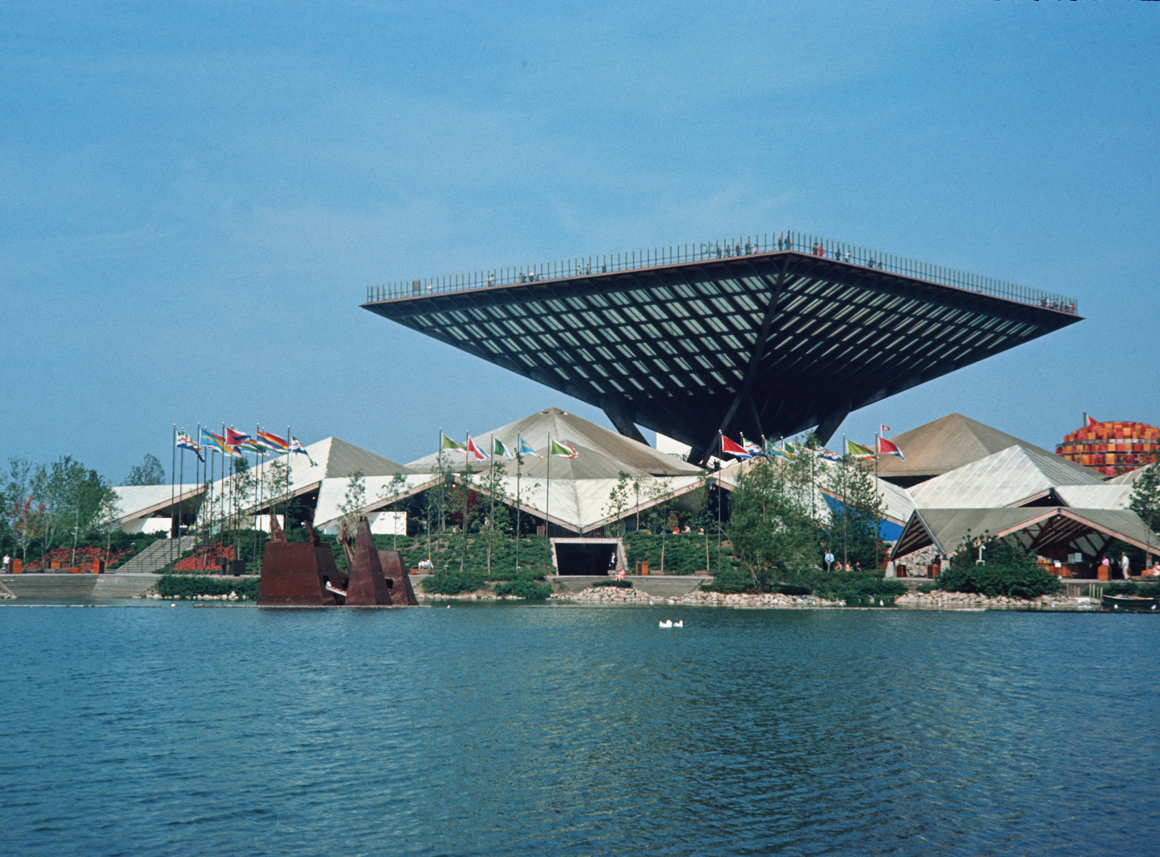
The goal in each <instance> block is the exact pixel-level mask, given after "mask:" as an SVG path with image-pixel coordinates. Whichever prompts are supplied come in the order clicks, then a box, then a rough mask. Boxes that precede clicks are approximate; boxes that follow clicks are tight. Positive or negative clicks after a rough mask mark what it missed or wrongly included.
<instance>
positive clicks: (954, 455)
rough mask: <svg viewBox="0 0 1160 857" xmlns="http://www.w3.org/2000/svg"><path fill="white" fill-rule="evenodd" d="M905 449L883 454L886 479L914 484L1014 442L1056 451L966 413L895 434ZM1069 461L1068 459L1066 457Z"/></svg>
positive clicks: (881, 464)
mask: <svg viewBox="0 0 1160 857" xmlns="http://www.w3.org/2000/svg"><path fill="white" fill-rule="evenodd" d="M891 440H893V441H894V442H895V443H896V444H898V447H899V448H900V449H901V450H902V454H903V455H905V456H906V460H905V461H903V460H902V459H901V458H896V457H894V456H890V455H887V456H882V457H881V458H880V460H879V462H878V473H879V475H880V476H881V477H882V478H883V479H890V480H896V481H900V482H902V483H903V484H910V483H913V482H917V481H918V480H922V479H929V478H931V477H934V476H938V475H940V474H943V473H948V472H950V471H952V470H956V469H958V468H960V467H963V466H964V465H967V464H970V463H971V462H974V461H978V460H979V459H982V458H987V457H988V456H991V455H994V454H995V453H996V452H1000V451H1002V450H1005V449H1008V448H1009V447H1012V446H1020V447H1022V448H1023V449H1026V450H1027V451H1029V452H1032V453H1039V454H1041V455H1048V456H1052V457H1053V458H1054V457H1058V456H1055V455H1053V453H1051V452H1050V451H1048V450H1046V449H1043V448H1041V447H1038V446H1036V445H1035V444H1033V443H1028V442H1027V441H1025V440H1022V439H1020V438H1017V437H1015V436H1014V435H1009V434H1007V433H1006V432H1002V431H999V430H998V429H996V428H991V427H990V426H988V425H985V424H983V423H981V422H979V421H978V420H973V419H971V418H970V417H965V416H963V415H962V414H948V415H947V416H945V417H942V418H940V419H937V420H935V421H934V422H930V423H926V424H925V425H921V426H919V427H918V428H914V429H910V430H909V431H906V432H903V433H902V434H899V435H896V436H895V437H893V438H891ZM1061 460H1063V461H1067V459H1062V458H1061ZM1065 466H1070V467H1071V468H1077V469H1078V470H1080V471H1083V470H1087V468H1085V467H1083V465H1080V464H1075V463H1074V462H1071V461H1068V462H1067V465H1065Z"/></svg>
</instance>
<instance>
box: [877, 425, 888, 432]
mask: <svg viewBox="0 0 1160 857" xmlns="http://www.w3.org/2000/svg"><path fill="white" fill-rule="evenodd" d="M878 431H880V432H882V434H886V432H888V431H890V426H878Z"/></svg>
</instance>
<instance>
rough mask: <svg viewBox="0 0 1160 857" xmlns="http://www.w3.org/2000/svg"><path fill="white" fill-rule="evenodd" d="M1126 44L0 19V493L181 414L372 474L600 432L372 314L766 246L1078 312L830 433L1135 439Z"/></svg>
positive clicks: (610, 27) (1090, 16)
mask: <svg viewBox="0 0 1160 857" xmlns="http://www.w3.org/2000/svg"><path fill="white" fill-rule="evenodd" d="M1157 45H1160V3H1150V2H1140V0H1071V2H1065V1H1064V0H1043V2H1036V1H1035V0H892V2H890V3H866V2H854V0H848V1H847V0H783V2H761V3H747V2H731V3H728V4H723V3H711V2H710V3H706V2H699V3H653V2H647V0H638V2H635V3H633V4H591V3H583V4H582V3H569V2H556V3H552V4H526V3H517V2H513V3H503V2H493V3H485V4H481V3H444V2H418V0H415V2H411V0H398V2H390V0H383V2H375V0H363V2H330V3H317V4H309V3H291V2H285V3H272V2H269V3H267V2H246V0H230V1H229V2H225V0H222V2H186V3H180V4H177V3H150V2H131V0H125V2H78V3H69V4H58V3H50V2H21V0H6V2H5V3H4V4H2V5H0V105H2V110H3V116H4V121H3V122H0V319H2V326H0V347H2V348H3V354H4V357H3V361H2V362H0V366H2V367H3V371H2V373H0V467H4V466H5V465H6V464H7V461H8V459H9V458H11V457H13V456H21V457H27V458H29V459H31V460H33V461H36V462H46V463H47V462H49V461H52V460H55V459H56V458H58V457H60V456H62V455H71V456H72V457H73V458H75V459H78V460H80V461H82V462H83V463H85V464H86V465H87V466H89V467H93V468H95V469H97V470H98V472H100V473H101V474H102V475H104V476H106V477H107V478H108V479H109V480H110V481H111V482H112V483H113V484H120V483H121V482H122V481H123V480H124V478H125V476H126V475H127V474H128V472H129V470H130V468H132V467H133V466H134V465H136V464H139V463H140V462H141V461H142V459H143V457H144V455H145V454H147V453H148V454H153V455H155V456H157V457H158V458H160V459H161V460H162V461H163V462H165V463H166V465H167V466H168V464H169V462H170V459H171V455H170V450H171V444H172V440H171V438H172V432H173V427H174V426H175V425H176V426H177V427H178V428H186V429H188V430H190V431H193V430H194V429H195V427H196V425H197V424H198V423H199V422H200V423H202V424H208V425H210V426H215V427H220V426H221V424H222V423H225V424H227V425H233V426H235V427H237V428H239V429H243V430H249V431H252V429H253V427H254V426H256V425H257V424H261V425H262V426H263V427H268V428H272V429H275V430H279V429H283V430H284V428H285V427H286V426H290V427H291V429H292V431H293V433H294V435H295V436H297V437H298V438H300V439H301V440H302V441H303V442H305V443H312V442H314V441H317V440H321V439H323V438H325V437H329V436H335V437H338V438H341V439H343V440H345V441H348V442H350V443H353V444H355V445H357V446H361V447H364V448H366V449H368V450H371V451H373V452H376V453H378V454H380V455H383V456H385V457H387V458H390V459H392V460H394V461H398V462H401V463H405V462H407V461H411V460H414V459H416V458H419V457H421V456H423V455H425V454H428V453H429V452H431V451H433V449H434V448H435V444H436V443H437V440H438V432H439V431H440V430H443V431H446V432H447V434H449V435H452V436H455V437H461V436H463V435H464V434H465V433H466V432H472V433H473V434H476V435H483V434H486V432H487V431H488V430H489V429H492V428H496V427H498V426H501V425H504V424H506V423H509V422H512V421H514V420H517V419H519V418H521V417H524V416H526V415H528V414H531V413H534V412H536V411H539V410H542V409H543V408H546V407H549V406H553V405H554V406H556V407H560V408H563V409H564V410H567V411H570V412H572V413H575V414H578V415H579V416H582V417H584V418H587V419H590V420H592V421H593V422H596V423H599V424H601V425H604V426H607V427H611V424H610V423H609V421H608V420H607V418H606V417H605V416H604V415H603V413H602V412H600V411H599V410H598V409H596V408H593V407H591V406H588V405H585V404H583V403H581V402H579V401H577V400H574V399H571V398H569V397H567V396H565V395H564V394H562V393H558V392H556V391H554V390H551V389H549V388H546V387H543V386H540V385H538V384H536V383H534V382H532V381H529V380H526V379H523V378H520V377H518V376H515V375H513V374H510V373H508V372H506V371H504V370H502V369H500V368H498V367H494V366H491V365H490V364H486V363H483V362H480V361H479V360H477V359H475V358H472V357H470V356H468V355H466V354H463V353H460V352H458V351H456V350H455V349H453V348H451V347H449V346H446V345H443V344H441V343H438V342H436V341H434V340H431V339H428V338H426V337H423V336H421V335H419V334H416V333H412V332H410V331H408V330H407V329H406V328H403V327H402V326H400V325H396V324H393V323H392V322H389V321H387V320H385V319H382V318H380V317H378V316H376V315H373V314H372V313H370V312H368V311H366V310H364V309H362V308H361V307H360V304H361V303H362V302H364V301H365V299H366V287H367V286H369V285H373V284H377V283H384V282H392V281H397V280H409V279H413V278H423V277H435V276H441V275H445V274H455V273H462V272H467V271H475V270H480V269H484V268H494V267H500V266H506V265H521V264H528V263H532V262H547V261H551V260H556V259H564V258H567V257H569V256H574V255H580V254H585V255H586V254H595V253H606V252H617V251H624V250H631V249H639V248H644V247H654V246H659V245H668V244H677V243H684V242H697V241H701V240H704V239H705V238H706V237H720V236H729V235H745V234H750V233H756V232H778V231H782V230H785V229H793V230H800V231H803V232H808V233H812V234H815V235H822V236H827V237H829V238H833V239H837V240H840V241H846V242H851V243H856V244H862V245H866V246H869V247H872V248H875V249H877V250H880V251H884V252H889V253H896V254H901V255H904V256H910V257H914V258H918V259H924V260H927V261H931V262H936V263H938V264H942V265H947V266H950V267H955V268H960V269H965V270H968V271H972V272H976V273H981V274H985V275H989V276H992V277H997V278H1000V279H1005V280H1011V281H1014V282H1017V283H1021V284H1024V285H1027V286H1031V287H1034V288H1039V289H1044V290H1047V291H1051V292H1056V293H1062V294H1064V295H1070V296H1074V297H1075V298H1076V299H1077V301H1078V311H1079V314H1080V315H1081V316H1083V317H1084V321H1082V322H1080V323H1078V324H1075V325H1072V326H1070V327H1068V328H1066V329H1065V330H1063V331H1059V332H1056V333H1053V334H1049V335H1048V336H1045V337H1042V338H1041V339H1039V340H1036V341H1034V342H1032V343H1029V344H1026V345H1023V346H1020V347H1018V348H1015V349H1013V350H1011V351H1008V352H1006V353H1004V354H1001V355H999V356H996V357H993V358H990V359H988V360H985V361H983V362H981V363H977V364H975V365H973V366H971V367H968V368H966V369H963V370H960V371H958V372H955V373H952V374H950V375H947V376H944V377H943V378H941V379H937V380H935V381H932V382H930V383H927V384H925V385H922V386H920V387H917V388H915V389H913V390H910V391H908V392H906V393H903V394H900V395H898V396H894V397H892V398H889V399H886V400H884V401H882V402H879V403H877V404H875V405H873V406H870V407H867V408H864V409H862V410H860V411H856V412H854V413H852V414H850V416H849V417H848V418H847V419H846V421H845V422H844V423H843V425H842V426H841V427H840V429H839V430H838V431H839V433H840V434H846V435H848V436H850V437H851V438H853V439H855V440H860V441H861V442H863V443H866V442H868V441H871V440H872V439H873V435H874V432H875V430H876V429H877V427H878V426H879V425H881V424H885V425H888V426H890V427H891V429H892V430H893V433H894V434H898V433H901V432H904V431H907V430H909V429H912V428H915V427H917V426H919V425H922V424H924V423H926V422H930V421H932V420H935V419H938V418H939V417H942V416H945V415H947V414H949V413H952V412H959V413H962V414H965V415H967V416H969V417H972V418H974V419H977V420H979V421H981V422H983V423H986V424H988V425H991V426H994V427H995V428H998V429H1001V430H1003V431H1006V432H1008V433H1010V434H1013V435H1016V436H1018V437H1020V438H1023V439H1025V440H1028V441H1031V442H1032V443H1036V444H1038V445H1040V446H1043V447H1046V448H1049V449H1054V448H1055V446H1056V445H1057V444H1058V443H1059V442H1060V441H1061V439H1062V437H1063V435H1064V434H1065V433H1067V432H1069V431H1072V430H1074V429H1077V428H1079V427H1080V426H1081V425H1082V424H1083V415H1084V413H1085V412H1086V413H1090V414H1092V415H1093V416H1094V417H1096V418H1097V419H1100V420H1138V421H1143V422H1147V423H1151V424H1157V423H1160V383H1158V381H1157V362H1158V361H1157V355H1158V353H1160V348H1158V339H1157V337H1158V334H1160V325H1158V322H1160V291H1158V289H1157V287H1156V285H1157V284H1156V276H1157V268H1158V262H1160V251H1158V249H1157V238H1156V224H1157V223H1158V222H1160V168H1158V167H1157V160H1156V153H1157V152H1160V51H1158V50H1157V49H1156V46H1157Z"/></svg>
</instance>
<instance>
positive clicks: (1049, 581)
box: [939, 533, 1063, 598]
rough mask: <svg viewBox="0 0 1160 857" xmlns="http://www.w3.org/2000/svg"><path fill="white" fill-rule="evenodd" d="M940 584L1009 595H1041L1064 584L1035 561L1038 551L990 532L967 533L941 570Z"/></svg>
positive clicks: (946, 587)
mask: <svg viewBox="0 0 1160 857" xmlns="http://www.w3.org/2000/svg"><path fill="white" fill-rule="evenodd" d="M980 548H981V550H980ZM939 586H940V587H941V588H942V589H944V590H946V591H947V592H977V593H979V594H981V595H986V596H988V597H995V596H998V595H1004V596H1007V597H1009V598H1038V597H1039V596H1040V595H1050V594H1051V593H1053V592H1058V591H1059V590H1060V589H1062V588H1063V584H1062V583H1060V581H1059V578H1057V577H1056V576H1055V575H1053V574H1051V573H1050V572H1048V571H1047V570H1046V569H1044V568H1041V567H1040V566H1039V565H1038V564H1037V563H1036V562H1035V554H1033V553H1032V552H1031V551H1029V550H1027V549H1026V548H1024V547H1023V546H1022V545H1020V544H1019V543H1018V542H1016V541H1014V540H1007V539H1000V538H995V537H993V536H991V534H990V533H983V535H982V536H979V537H972V536H971V534H970V533H967V537H966V538H965V539H963V543H962V544H961V545H959V549H958V551H956V552H955V555H954V558H953V559H952V560H951V564H950V567H949V568H943V570H942V571H941V572H940V574H939Z"/></svg>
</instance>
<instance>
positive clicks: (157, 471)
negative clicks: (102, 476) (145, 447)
mask: <svg viewBox="0 0 1160 857" xmlns="http://www.w3.org/2000/svg"><path fill="white" fill-rule="evenodd" d="M125 484H126V485H164V484H165V468H164V466H162V464H161V462H160V461H159V460H158V459H157V456H155V455H153V454H152V453H149V452H147V453H145V458H144V459H142V460H141V463H140V464H138V465H136V466H135V467H133V469H132V470H130V471H129V475H128V476H126V477H125Z"/></svg>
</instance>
